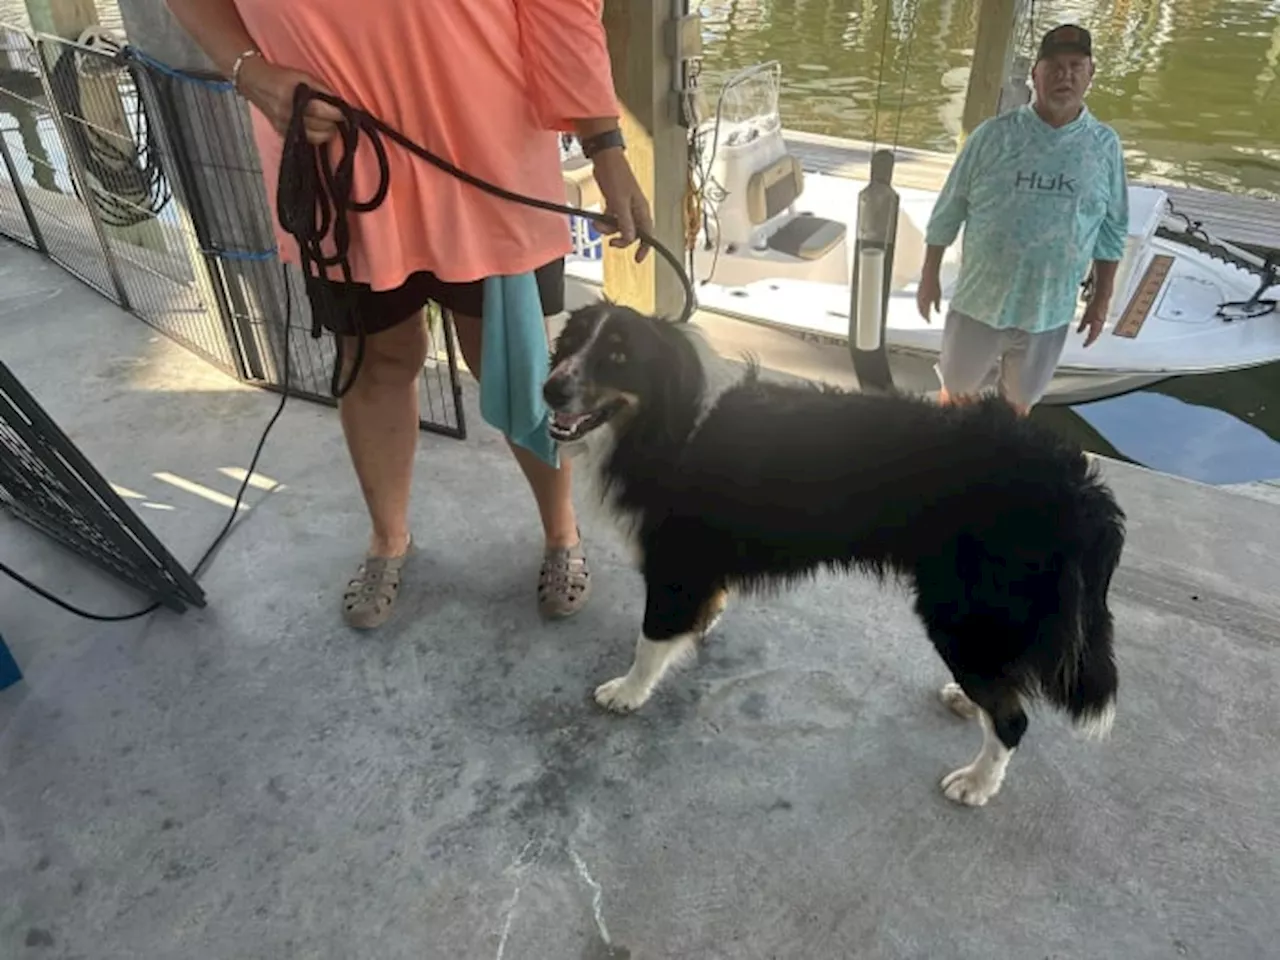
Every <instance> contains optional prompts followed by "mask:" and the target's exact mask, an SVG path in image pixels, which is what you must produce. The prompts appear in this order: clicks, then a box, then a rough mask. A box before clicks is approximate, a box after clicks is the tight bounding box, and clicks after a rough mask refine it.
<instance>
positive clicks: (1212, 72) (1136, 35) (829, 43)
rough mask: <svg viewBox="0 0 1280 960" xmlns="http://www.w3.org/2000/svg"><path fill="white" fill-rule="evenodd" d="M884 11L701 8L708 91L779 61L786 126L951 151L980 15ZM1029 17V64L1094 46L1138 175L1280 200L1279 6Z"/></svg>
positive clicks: (1138, 1) (1235, 0)
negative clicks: (1056, 48) (1065, 27)
mask: <svg viewBox="0 0 1280 960" xmlns="http://www.w3.org/2000/svg"><path fill="white" fill-rule="evenodd" d="M887 9H888V13H889V16H888V19H887V22H886V19H885V12H886V7H885V5H884V3H883V0H823V2H816V0H815V2H806V0H792V2H789V3H788V2H771V3H764V2H753V0H704V2H703V3H702V4H701V11H702V15H703V20H704V23H705V25H706V73H705V76H706V78H707V79H708V80H709V81H711V82H717V78H722V77H723V76H725V75H726V73H727V72H730V71H732V70H735V69H739V68H741V67H744V66H748V65H750V64H752V63H756V62H759V61H761V60H768V59H778V60H780V61H781V62H782V65H783V82H784V89H783V96H782V109H783V115H784V118H785V122H786V124H787V126H789V127H794V128H796V129H802V130H811V131H814V132H818V133H826V134H830V135H833V136H845V137H855V138H860V139H865V140H871V139H875V140H877V141H879V142H885V141H890V142H892V140H893V139H894V137H895V135H898V136H899V137H900V142H901V143H902V144H903V145H905V146H913V147H919V148H924V149H932V150H943V151H950V150H952V149H954V146H955V142H956V136H957V134H958V132H959V129H960V105H961V103H962V101H963V97H964V88H965V83H966V82H967V78H968V70H969V61H970V57H971V55H972V49H973V41H974V35H975V32H976V29H977V0H896V2H892V3H891V4H890V5H889V7H888V8H887ZM1029 9H1031V10H1033V11H1034V15H1033V16H1028V17H1027V18H1026V19H1025V20H1024V21H1023V22H1022V24H1021V26H1020V30H1019V33H1018V44H1019V47H1020V50H1021V51H1022V52H1024V53H1026V54H1029V55H1030V54H1033V53H1034V49H1035V46H1036V42H1037V40H1038V38H1039V36H1040V34H1042V33H1043V32H1044V30H1046V29H1048V27H1050V26H1052V25H1053V24H1055V23H1059V22H1063V21H1068V20H1071V21H1076V22H1079V23H1081V24H1083V25H1084V26H1086V27H1089V28H1090V29H1091V30H1092V31H1093V35H1094V52H1095V59H1096V61H1097V65H1098V74H1097V78H1096V80H1095V82H1094V88H1093V91H1092V93H1091V94H1090V98H1089V102H1090V105H1091V107H1092V109H1093V110H1094V111H1095V112H1096V113H1097V114H1098V115H1099V116H1100V117H1102V118H1103V119H1105V120H1106V121H1107V122H1109V123H1111V124H1113V125H1114V126H1115V127H1116V129H1117V130H1118V131H1119V132H1120V135H1121V137H1122V138H1123V139H1124V142H1125V146H1126V149H1127V155H1128V158H1129V164H1130V169H1131V172H1132V173H1133V175H1135V176H1138V177H1146V178H1153V179H1155V178H1159V179H1167V180H1171V181H1173V182H1176V183H1178V184H1182V185H1188V184H1189V185H1192V186H1202V187H1207V188H1212V189H1221V190H1233V191H1239V192H1250V193H1259V194H1263V195H1270V196H1280V84H1277V82H1276V73H1277V69H1278V67H1277V63H1278V62H1280V3H1276V2H1275V0H1101V2H1072V0H1048V2H1045V0H1039V2H1036V3H1035V4H1032V5H1029ZM882 62H883V67H882ZM878 80H882V82H877V81H878ZM877 92H879V95H880V106H879V120H878V122H877V121H876V113H877V110H876V95H877ZM899 103H901V104H902V110H901V113H900V114H899V111H898V104H899Z"/></svg>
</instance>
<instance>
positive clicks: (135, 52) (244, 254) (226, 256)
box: [120, 43, 279, 263]
mask: <svg viewBox="0 0 1280 960" xmlns="http://www.w3.org/2000/svg"><path fill="white" fill-rule="evenodd" d="M120 55H121V56H122V57H124V58H125V59H127V60H136V61H137V62H138V63H141V64H143V65H144V66H147V67H150V68H151V69H152V70H155V71H156V72H157V73H161V74H164V75H165V76H166V77H172V78H173V79H175V80H181V81H182V82H183V83H190V84H194V85H195V86H197V87H204V88H205V89H206V90H217V91H220V92H222V93H230V92H232V88H233V85H232V83H231V81H230V80H212V79H210V78H208V77H201V76H198V75H197V74H194V73H190V72H188V71H186V70H179V69H178V68H176V67H171V66H169V65H168V64H167V63H164V62H162V61H160V60H157V59H156V58H155V57H153V56H151V55H150V54H147V53H143V52H142V51H141V50H139V49H138V48H137V47H135V46H134V45H133V44H129V43H127V44H125V45H124V46H123V47H121V48H120ZM200 252H201V253H203V254H205V255H206V256H210V257H217V258H218V259H220V260H240V261H247V262H251V263H261V262H263V261H266V260H271V259H273V258H275V256H276V255H277V253H278V252H279V251H278V250H277V249H276V248H275V247H272V248H271V249H270V250H201V251H200Z"/></svg>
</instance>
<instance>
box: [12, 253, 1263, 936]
mask: <svg viewBox="0 0 1280 960" xmlns="http://www.w3.org/2000/svg"><path fill="white" fill-rule="evenodd" d="M0 356H3V359H4V361H5V363H7V364H8V365H9V366H10V367H11V368H12V369H13V370H14V371H15V373H16V374H17V375H18V377H19V378H21V379H22V381H23V382H24V383H25V384H26V386H27V387H28V389H30V390H31V391H32V392H33V393H34V394H35V395H36V396H37V398H38V399H39V400H40V402H41V403H42V404H44V406H45V407H46V409H47V410H48V411H49V412H50V413H51V414H52V416H53V417H54V418H55V419H56V420H57V421H58V422H59V423H60V424H61V425H62V426H63V428H64V429H65V430H66V431H67V432H68V433H70V434H71V435H72V437H73V439H74V440H75V441H76V442H77V443H78V444H79V445H80V446H81V448H82V449H83V450H84V451H85V452H86V453H87V455H88V456H89V458H90V459H91V460H92V461H93V462H94V463H95V464H96V465H97V466H98V467H99V469H100V470H101V471H102V472H103V473H104V474H105V475H106V476H107V477H108V478H109V479H110V480H111V481H112V482H113V483H115V484H118V485H119V486H120V487H121V488H124V489H126V490H128V491H130V492H131V494H132V495H134V496H132V497H131V500H130V502H131V503H132V504H134V505H135V509H136V510H137V512H138V514H139V515H140V516H141V517H142V518H143V519H144V520H145V521H146V522H147V523H148V524H149V525H150V527H151V529H152V530H153V531H155V533H156V534H157V535H158V536H159V537H160V539H161V540H162V541H163V542H164V543H165V544H166V545H167V546H168V547H169V548H170V549H171V550H172V551H173V552H174V553H175V554H176V555H177V556H178V557H179V558H181V559H182V560H183V561H185V562H186V563H188V565H190V564H191V563H192V562H193V561H194V559H195V558H196V557H197V556H198V555H199V554H200V553H201V552H203V550H204V547H205V545H206V544H207V542H208V540H209V539H210V538H211V537H212V536H213V534H214V533H215V532H216V530H217V529H218V528H219V527H220V525H221V523H222V522H223V520H224V517H225V516H226V513H225V511H226V506H225V505H224V504H223V503H220V502H215V501H216V500H217V498H218V495H221V496H223V497H227V496H230V495H234V493H235V489H236V480H235V476H236V474H235V471H236V470H237V469H243V468H244V467H246V466H247V464H248V459H249V456H250V454H251V452H252V448H253V445H254V443H255V442H256V440H257V437H258V435H259V433H260V431H261V429H262V427H263V425H264V424H265V422H266V420H267V418H268V417H269V415H270V413H271V412H272V410H273V409H274V406H275V404H276V403H277V402H278V398H277V397H276V396H274V395H271V394H268V393H265V392H261V391H257V390H253V389H249V388H245V387H242V386H240V385H238V384H237V383H235V382H234V381H232V380H230V379H228V378H227V377H225V376H223V375H222V374H220V373H218V372H217V371H215V370H213V369H212V368H210V367H209V366H207V365H206V364H204V363H203V362H201V361H200V360H198V359H195V358H194V357H192V356H191V355H189V354H187V353H186V352H185V351H183V350H182V349H181V348H180V347H177V346H175V345H173V344H172V343H171V342H169V341H167V340H166V339H164V338H162V337H159V336H158V335H156V334H155V333H153V332H152V331H151V330H149V328H147V327H146V326H145V325H143V324H142V323H141V322H140V321H138V320H136V319H135V318H133V317H130V316H128V315H126V314H124V313H122V312H121V311H119V310H118V309H116V308H115V307H114V306H112V305H111V304H109V303H107V302H106V301H105V300H103V299H102V298H101V297H100V296H99V295H97V294H96V293H94V292H92V291H91V290H89V289H87V288H86V287H84V286H82V285H81V284H80V283H78V282H77V281H75V280H73V279H71V278H69V277H68V276H67V275H66V274H65V273H63V272H62V271H61V270H60V269H59V268H58V267H56V266H54V265H52V264H50V263H48V262H46V261H44V260H42V259H41V258H39V257H37V256H36V255H34V254H31V253H28V252H26V251H23V250H20V249H17V248H14V247H12V246H2V247H0ZM474 399H475V395H474V392H472V393H469V394H468V402H469V403H470V404H471V408H470V410H469V414H470V417H469V422H470V424H471V425H472V427H471V429H472V437H471V439H469V440H468V441H465V442H458V441H455V440H449V439H445V438H440V437H435V436H431V435H423V436H422V438H421V447H420V451H421V452H420V455H419V458H418V474H417V481H416V488H415V499H414V504H413V516H414V522H415V529H416V533H417V537H418V539H419V543H420V547H421V549H420V553H419V554H418V556H417V557H416V558H415V561H414V562H413V564H412V565H411V566H410V567H409V568H408V570H407V574H406V584H405V588H404V592H403V596H402V599H401V602H400V605H399V611H398V614H397V616H396V617H395V619H394V620H393V621H392V622H391V623H390V624H388V625H387V626H386V627H384V628H383V629H382V630H380V631H379V632H377V633H375V634H372V635H356V634H354V633H352V632H350V631H348V630H347V629H345V628H344V627H343V626H342V624H341V622H340V619H339V616H338V594H339V592H340V588H341V585H342V583H344V582H345V579H346V577H347V576H348V575H349V574H350V572H351V570H352V567H353V564H354V563H355V562H356V560H357V559H358V554H359V551H360V549H361V547H362V545H363V538H364V536H365V533H366V528H365V517H364V514H363V509H362V505H361V501H360V497H359V494H358V491H357V486H356V481H355V477H354V474H353V473H352V471H351V469H350V466H349V465H348V461H347V459H346V455H345V449H344V446H343V441H342V437H341V434H340V432H339V428H338V422H337V418H336V414H335V412H334V411H333V410H332V409H330V408H326V407H322V406H318V405H313V404H308V403H306V402H303V401H296V402H293V403H291V404H290V405H289V407H288V408H287V410H286V412H285V414H284V416H283V417H282V419H281V422H280V423H279V424H278V425H277V427H276V430H275V431H274V433H273V435H272V438H271V440H270V441H269V443H268V445H267V448H266V452H265V453H264V455H263V458H262V461H261V463H260V465H259V472H260V473H261V474H262V475H264V476H266V477H268V478H270V480H271V481H274V482H275V483H277V484H279V485H281V486H279V487H277V488H276V489H274V490H273V491H271V492H267V491H265V490H257V489H255V490H254V491H252V492H251V494H250V496H249V502H250V504H251V509H250V510H247V511H244V514H245V515H244V518H243V521H242V523H241V525H240V526H239V527H238V529H237V530H236V531H235V532H234V533H233V534H232V536H231V538H230V539H229V540H228V542H227V544H226V545H225V547H224V548H223V550H222V551H221V554H220V555H219V557H218V559H217V560H216V562H215V563H214V565H213V566H212V568H211V569H210V570H209V572H208V574H207V575H206V576H205V577H204V579H203V581H202V583H203V585H204V587H205V589H206V590H207V592H208V595H209V606H208V607H207V608H206V609H204V610H197V611H192V612H189V613H187V614H185V615H182V616H177V615H174V614H170V613H167V612H161V613H158V614H155V615H153V616H152V617H150V618H149V619H146V620H141V621H135V622H131V623H123V624H96V623H90V622H86V621H83V620H80V619H77V618H74V617H72V616H70V615H68V614H65V613H63V612H62V611H60V610H58V609H56V608H55V607H53V606H51V605H49V604H47V603H46V602H45V601H43V600H41V599H39V598H37V597H35V596H33V595H31V594H29V593H28V592H26V591H24V590H23V589H21V588H20V587H18V586H16V585H15V584H13V583H11V582H10V581H8V580H5V579H3V578H0V634H3V636H4V638H5V640H6V641H7V642H8V644H9V646H10V648H11V649H12V651H13V653H14V654H15V656H16V657H17V658H18V660H19V662H20V663H21V664H22V665H23V668H24V670H25V671H26V680H25V681H24V682H23V683H21V684H19V685H17V686H15V687H12V688H10V689H8V690H6V691H4V692H2V693H0V957H3V958H5V960H9V958H14V960H24V958H28V957H30V958H51V960H52V958H61V960H71V958H82V960H125V958H128V960H170V958H172V960H206V958H217V960H233V958H234V960H250V958H253V960H256V958H271V960H278V958H325V960H328V958H333V960H356V958H369V960H399V958H406V960H407V958H414V960H422V958H442V960H443V958H447V960H469V958H485V960H493V958H498V960H503V958H507V960H603V958H607V957H630V958H635V960H640V958H697V960H708V958H732V960H751V958H804V960H818V958H846V957H856V958H921V960H924V958H928V960H943V958H979V957H980V958H1017V960H1042V958H1054V960H1075V958H1080V960H1096V958H1116V960H1121V958H1123V960H1145V958H1183V957H1192V958H1205V960H1228V958H1229V960H1250V958H1262V957H1274V956H1276V955H1277V953H1276V951H1277V949H1278V948H1277V947H1276V946H1275V944H1276V942H1277V938H1278V937H1280V911H1278V910H1277V905H1280V818H1278V817H1277V809H1278V807H1277V800H1276V798H1277V796H1280V749H1278V747H1280V698H1278V697H1277V695H1276V691H1277V689H1280V648H1278V644H1277V639H1278V638H1280V598H1277V596H1276V584H1277V583H1278V582H1280V573H1278V572H1277V571H1278V570H1280V505H1276V504H1272V503H1268V502H1265V501H1262V500H1259V499H1253V498H1248V497H1243V496H1239V495H1236V494H1233V493H1230V492H1223V491H1219V490H1215V489H1212V488H1209V487H1205V486H1201V485H1198V484H1194V483H1190V482H1185V481H1181V480H1176V479H1172V478H1168V477H1162V476H1158V475H1154V474H1151V473H1149V472H1146V471H1143V470H1140V469H1136V468H1130V467H1126V466H1122V465H1119V464H1111V463H1108V464H1107V465H1106V469H1107V474H1108V476H1109V478H1110V480H1111V481H1112V482H1113V484H1114V487H1115V490H1116V492H1117V494H1118V496H1119V498H1120V500H1121V502H1122V504H1123V506H1124V507H1125V509H1126V510H1127V511H1128V513H1129V517H1130V537H1129V543H1128V548H1127V551H1126V554H1125V558H1124V563H1123V569H1122V571H1121V573H1120V575H1119V576H1118V578H1117V581H1116V583H1115V586H1114V591H1113V609H1114V610H1115V613H1116V616H1117V621H1118V636H1119V661H1120V671H1121V685H1122V692H1121V699H1120V710H1119V718H1118V721H1117V725H1116V729H1115V733H1114V734H1113V736H1112V738H1111V739H1110V740H1109V741H1106V742H1104V743H1101V744H1098V743H1090V742H1087V741H1084V740H1083V739H1081V738H1079V737H1077V736H1074V735H1073V734H1072V733H1071V732H1070V730H1069V728H1068V727H1067V726H1066V724H1065V723H1064V722H1063V721H1062V720H1060V719H1059V718H1058V717H1056V716H1052V715H1036V716H1033V718H1032V726H1031V730H1030V733H1029V735H1028V737H1027V739H1026V741H1025V745H1024V747H1023V749H1021V750H1020V751H1019V752H1018V754H1017V755H1016V756H1015V757H1014V760H1013V762H1012V765H1011V767H1010V771H1009V776H1008V779H1007V781H1006V784H1005V787H1004V790H1003V791H1002V792H1001V794H1000V795H999V796H997V797H996V799H995V800H993V801H992V803H991V804H990V805H989V806H987V807H986V808H982V809H969V808H961V807H958V806H955V805H953V804H951V803H950V802H949V801H947V800H946V799H945V798H944V797H943V796H942V794H941V791H940V790H939V788H938V780H939V778H940V777H941V776H942V775H943V774H944V773H946V772H948V771H949V770H951V769H953V768H954V767H956V766H958V765H960V764H961V763H966V762H968V761H969V760H970V759H971V758H972V756H973V754H974V753H975V751H976V749H977V746H978V742H979V733H978V730H977V728H976V727H975V726H973V725H966V724H965V723H964V722H962V721H960V720H958V719H956V718H954V717H953V716H951V715H950V714H948V713H947V712H946V711H945V710H944V708H943V707H942V706H941V705H940V703H939V702H938V699H937V696H936V691H937V689H938V687H939V686H940V685H941V683H942V682H943V681H944V680H945V679H946V677H945V674H944V670H943V667H942V665H941V663H940V662H939V661H938V660H937V658H936V657H935V655H934V653H933V651H932V650H931V648H930V647H929V645H928V643H927V641H926V640H925V638H924V636H923V633H922V631H921V629H920V627H919V625H918V624H917V622H916V621H915V619H914V618H913V616H912V614H911V612H910V610H909V607H908V600H907V597H906V594H905V593H904V592H903V591H901V590H883V589H881V588H879V587H877V586H876V585H875V584H874V583H872V582H870V581H863V580H860V579H835V578H826V579H822V580H820V581H818V582H817V583H815V584H813V585H812V586H809V587H807V588H804V589H801V590H798V591H796V592H795V593H791V594H788V595H785V596H784V597H782V598H780V599H777V600H775V601H772V602H764V601H759V602H743V601H739V602H737V603H736V604H735V605H734V606H733V607H731V609H730V612H729V613H728V615H727V616H726V618H725V620H724V622H723V624H722V625H721V627H720V629H719V631H718V632H717V634H716V635H714V637H713V638H712V640H711V641H710V642H709V644H708V645H707V646H706V648H705V649H704V650H703V651H702V652H701V655H700V660H699V662H698V663H697V664H696V665H695V666H692V667H691V668H689V669H686V670H684V671H682V672H681V673H679V674H677V675H675V676H673V677H671V678H670V679H669V681H668V683H667V684H666V686H665V687H664V688H663V689H662V691H661V692H660V693H659V694H658V695H657V696H656V697H655V698H654V700H653V701H652V702H651V703H650V704H649V706H648V707H647V708H646V709H645V710H644V711H643V712H642V713H641V714H640V715H638V716H634V717H630V718H625V719H623V718H617V717H613V716H607V715H604V714H603V713H602V712H601V711H600V710H598V709H597V708H596V707H595V706H594V704H592V703H591V702H590V699H589V691H590V690H591V689H592V687H594V685H595V684H597V683H599V682H601V681H602V680H605V679H608V678H609V677H612V676H614V675H616V674H617V673H618V672H619V671H621V670H622V669H625V667H626V665H627V664H628V662H629V658H630V655H631V647H632V642H633V639H634V636H635V633H636V630H637V627H638V622H639V616H640V613H641V599H642V598H641V593H640V578H639V576H638V574H636V573H635V572H634V571H632V570H631V569H630V568H629V567H628V566H627V565H626V563H625V562H624V559H623V554H622V551H621V550H620V546H619V544H618V542H617V540H616V539H615V538H614V536H613V535H612V534H611V533H610V532H608V531H607V530H605V529H602V528H601V527H600V526H599V524H593V523H587V524H586V525H585V529H584V533H585V534H586V538H587V540H588V546H589V550H590V557H591V560H592V562H593V565H594V572H595V593H594V597H593V600H592V603H591V605H590V607H589V608H588V609H587V610H586V611H585V612H583V613H582V614H581V615H580V616H579V617H577V618H575V619H574V620H571V621H569V622H566V623H562V624H546V623H543V622H541V621H540V620H539V618H538V616H537V613H536V610H535V606H534V598H533V589H534V581H535V578H536V574H537V567H538V562H539V554H540V549H539V547H540V539H539V529H538V525H537V522H536V518H535V515H534V511H533V506H532V500H531V498H530V496H529V494H528V492H527V490H526V488H525V487H524V485H523V484H522V482H521V480H520V478H519V474H518V472H517V469H516V467H515V464H514V462H513V461H512V459H511V458H510V456H509V455H508V453H507V451H506V449H505V447H504V445H503V444H502V442H501V440H500V438H499V437H498V436H497V434H496V433H495V432H494V431H493V430H491V429H490V428H488V427H487V426H485V425H483V424H482V423H481V421H480V417H479V416H478V413H477V411H476V409H475V404H474ZM210 497H212V498H213V499H210ZM0 559H2V560H3V561H4V562H5V563H8V564H10V565H11V566H13V567H15V568H16V569H18V570H20V571H22V572H23V573H25V574H26V575H28V576H30V577H31V578H32V579H34V580H36V581H37V582H39V583H41V584H43V585H45V586H47V587H50V588H52V589H54V590H56V591H57V592H58V593H59V594H60V595H62V596H64V597H66V598H67V599H69V600H71V601H72V602H75V603H78V604H80V605H82V606H86V607H90V608H92V609H94V610H98V611H102V612H120V611H126V610H129V609H132V608H133V607H135V606H137V605H138V603H139V600H138V598H137V596H136V595H134V594H132V593H131V592H130V591H129V590H127V589H125V588H123V587H119V586H117V585H116V584H114V583H113V582H112V581H109V580H107V579H106V578H105V577H104V576H103V575H102V574H101V573H100V572H98V570H97V569H96V568H93V567H90V566H88V565H86V564H84V563H82V562H81V561H79V560H78V559H76V558H74V557H72V556H70V555H69V554H68V553H67V552H66V551H64V550H62V549H61V548H60V547H58V546H56V545H55V544H53V543H52V542H51V541H49V540H48V539H47V538H45V537H43V536H41V535H40V534H37V533H35V532H34V531H32V530H31V529H29V528H28V527H26V526H25V525H23V524H21V523H19V522H17V521H15V520H13V519H11V518H9V517H8V516H6V515H0ZM1269 944H1270V946H1268V945H1269Z"/></svg>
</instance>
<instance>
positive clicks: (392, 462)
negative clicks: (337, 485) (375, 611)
mask: <svg viewBox="0 0 1280 960" xmlns="http://www.w3.org/2000/svg"><path fill="white" fill-rule="evenodd" d="M342 352H343V360H344V362H345V364H346V365H347V370H346V371H344V372H343V378H344V381H345V378H346V377H347V376H348V375H349V373H348V371H349V370H350V364H351V363H352V362H353V361H354V358H355V354H356V338H355V337H344V338H343V348H342ZM426 356H427V335H426V328H425V325H424V324H423V321H422V315H421V313H417V314H415V315H414V317H413V319H411V320H406V321H405V322H403V323H400V324H397V325H396V326H394V327H392V328H390V329H389V330H384V331H382V332H381V333H375V334H371V335H370V336H368V337H366V338H365V350H364V360H363V361H362V363H361V365H360V370H359V372H358V373H357V375H356V379H355V382H354V383H353V384H352V385H351V389H350V390H349V391H348V392H347V393H346V395H344V396H343V397H342V398H341V400H340V401H339V402H338V409H339V413H340V416H341V419H342V430H343V434H344V435H345V436H346V440H347V449H348V450H349V451H350V453H351V462H352V464H353V465H354V466H355V471H356V476H357V477H358V478H359V480H360V489H361V491H362V492H363V493H364V501H365V505H366V507H367V508H368V510H369V519H370V520H371V521H372V526H373V530H372V533H371V534H370V537H369V555H370V556H374V557H398V556H402V555H403V554H404V553H405V551H406V549H407V547H408V543H409V491H410V487H411V484H412V479H413V455H414V449H415V447H416V445H417V442H418V381H419V379H420V374H421V373H422V365H423V363H424V362H425V360H426Z"/></svg>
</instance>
